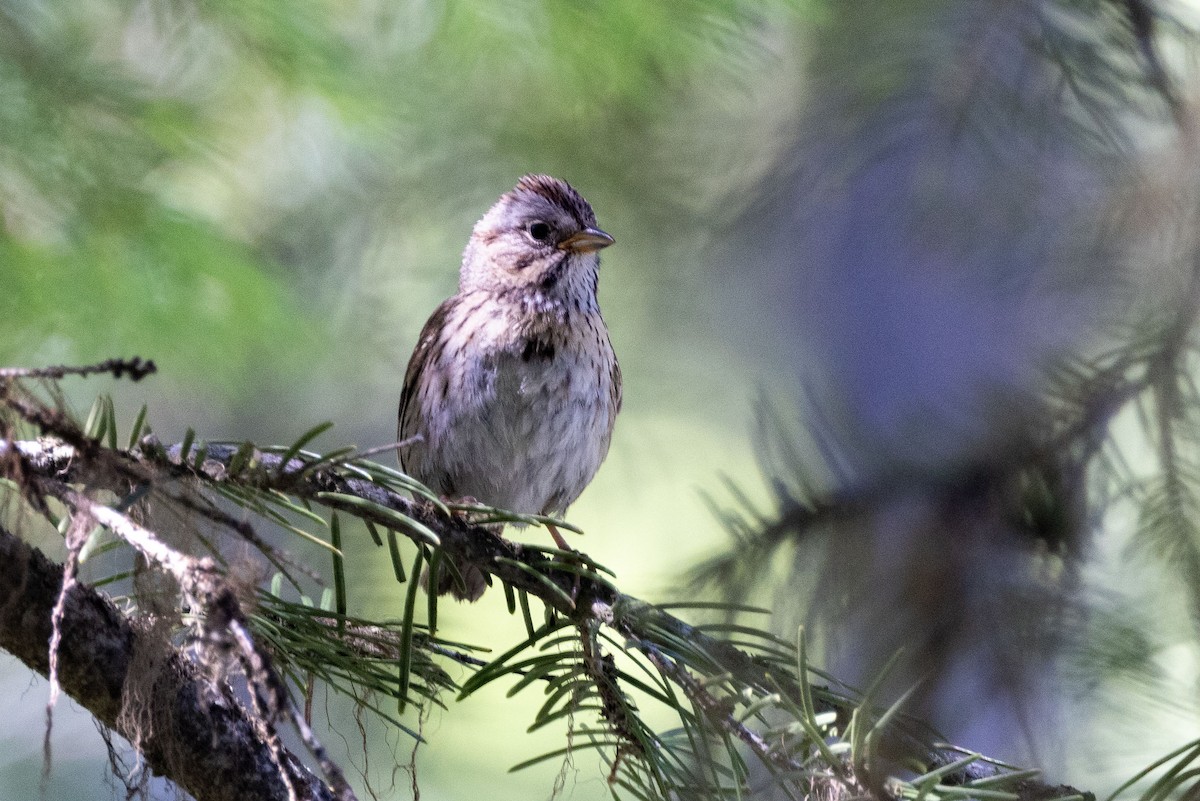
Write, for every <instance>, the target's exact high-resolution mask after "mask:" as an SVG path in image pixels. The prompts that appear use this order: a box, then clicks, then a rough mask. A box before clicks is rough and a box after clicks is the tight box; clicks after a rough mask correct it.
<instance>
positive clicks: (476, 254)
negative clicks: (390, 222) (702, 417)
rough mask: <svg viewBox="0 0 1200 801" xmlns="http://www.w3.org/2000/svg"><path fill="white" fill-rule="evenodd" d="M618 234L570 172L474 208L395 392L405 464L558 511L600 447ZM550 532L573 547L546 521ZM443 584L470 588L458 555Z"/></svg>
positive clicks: (469, 574)
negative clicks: (605, 266) (603, 270)
mask: <svg viewBox="0 0 1200 801" xmlns="http://www.w3.org/2000/svg"><path fill="white" fill-rule="evenodd" d="M613 242H614V239H613V237H612V236H610V235H609V234H608V233H606V232H605V231H603V230H601V229H600V228H599V227H597V223H596V215H595V213H594V212H593V210H592V207H591V205H590V204H589V203H588V202H587V201H586V200H585V199H584V198H583V196H582V195H580V194H579V192H577V191H576V190H575V189H574V188H573V187H572V186H571V185H570V184H568V183H567V182H566V181H563V180H560V179H558V178H554V177H551V176H549V175H536V174H531V175H525V176H524V177H522V178H521V179H520V180H519V181H518V182H517V184H516V186H515V187H514V188H513V189H512V190H510V191H508V192H505V193H504V194H503V195H501V196H500V199H499V200H497V201H496V203H495V204H494V205H493V206H492V207H491V208H490V209H489V210H488V211H487V212H486V213H485V214H484V215H483V217H481V218H480V219H479V221H478V222H477V223H476V224H475V227H474V228H473V230H472V232H471V236H470V239H469V240H468V242H467V246H466V249H465V250H464V251H463V256H462V267H461V269H460V271H459V286H458V292H457V293H455V294H454V295H452V296H451V297H449V298H447V299H446V300H445V301H443V302H442V304H441V305H439V306H438V307H437V309H436V310H435V311H434V312H433V314H432V315H430V317H429V320H428V321H427V322H426V323H425V326H424V328H423V329H422V331H421V333H420V335H419V337H418V339H417V344H416V347H415V348H414V350H413V353H412V357H411V358H410V359H409V362H408V368H407V370H406V371H405V375H404V385H403V389H402V390H401V393H400V409H399V420H398V424H397V441H398V442H400V446H399V448H398V454H399V459H400V467H401V469H402V470H403V471H404V472H405V473H407V474H408V475H410V476H411V477H413V478H415V479H417V480H418V481H420V482H421V483H423V484H425V485H426V486H427V487H429V488H430V489H431V490H433V491H434V492H436V493H438V494H439V495H441V496H442V497H445V498H452V499H453V498H461V499H469V500H473V501H478V502H482V503H485V504H488V505H490V506H494V507H498V508H501V509H506V510H509V511H512V512H517V513H520V514H538V515H547V516H561V515H562V514H563V513H564V512H565V511H566V509H567V507H568V506H570V505H571V503H573V502H574V501H575V499H576V498H578V497H579V495H580V493H582V492H583V490H584V488H585V487H586V486H587V485H588V484H589V483H590V482H591V480H592V478H593V477H594V476H595V475H596V471H597V470H598V469H599V468H600V464H601V463H602V462H603V461H604V458H605V456H606V455H607V454H608V449H609V444H610V442H611V440H612V433H613V426H614V423H615V421H616V417H617V413H618V412H619V411H620V409H621V400H622V388H621V368H620V365H619V363H618V362H617V357H616V354H615V353H614V351H613V347H612V342H611V340H610V338H609V332H608V327H607V326H606V325H605V323H604V318H603V317H602V316H601V314H600V305H599V301H598V298H597V291H598V286H599V267H600V255H599V252H600V251H601V250H602V249H604V248H606V247H608V246H609V245H612V244H613ZM549 529H550V533H551V535H552V536H553V538H554V541H555V543H556V544H557V545H558V547H559V548H561V549H563V550H571V549H570V547H569V546H568V545H567V543H566V541H565V540H563V538H562V536H561V535H560V534H559V533H558V531H557V529H555V528H554V527H553V526H550V527H549ZM454 572H455V573H457V574H458V575H457V576H454V575H447V574H448V573H450V571H445V570H443V571H442V573H441V575H440V576H439V579H440V580H439V582H438V584H439V586H438V587H437V588H435V589H436V591H437V592H439V594H444V593H445V592H447V591H448V592H450V593H451V594H452V595H453V596H454V597H455V598H457V599H458V600H466V601H475V600H477V599H478V598H479V597H480V596H481V595H482V594H483V591H484V589H485V588H486V578H485V576H484V575H483V573H482V572H480V571H479V570H478V569H477V568H474V567H472V566H470V565H464V564H459V563H455V571H454Z"/></svg>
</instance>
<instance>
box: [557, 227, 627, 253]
mask: <svg viewBox="0 0 1200 801" xmlns="http://www.w3.org/2000/svg"><path fill="white" fill-rule="evenodd" d="M615 241H616V240H615V239H613V238H612V237H611V236H609V235H608V234H606V233H604V232H603V231H601V230H600V229H599V228H584V229H583V230H582V231H579V232H578V233H574V234H571V235H570V236H568V237H567V238H566V239H564V240H563V241H561V242H559V243H558V249H559V250H569V251H572V252H573V253H591V252H593V251H596V250H600V248H606V247H608V246H609V245H611V244H612V243H613V242H615Z"/></svg>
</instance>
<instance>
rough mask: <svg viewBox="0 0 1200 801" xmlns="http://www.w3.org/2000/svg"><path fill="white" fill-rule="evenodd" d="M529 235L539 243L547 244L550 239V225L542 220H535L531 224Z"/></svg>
mask: <svg viewBox="0 0 1200 801" xmlns="http://www.w3.org/2000/svg"><path fill="white" fill-rule="evenodd" d="M529 235H530V236H531V237H533V238H534V239H535V240H537V241H538V242H545V241H546V240H547V239H549V238H550V225H549V224H548V223H544V222H542V221H541V220H535V221H534V222H531V223H530V224H529Z"/></svg>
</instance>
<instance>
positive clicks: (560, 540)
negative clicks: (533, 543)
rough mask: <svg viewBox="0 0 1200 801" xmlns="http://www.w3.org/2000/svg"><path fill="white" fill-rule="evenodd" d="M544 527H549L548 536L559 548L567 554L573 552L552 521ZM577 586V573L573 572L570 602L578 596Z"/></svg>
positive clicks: (578, 582)
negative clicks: (573, 583)
mask: <svg viewBox="0 0 1200 801" xmlns="http://www.w3.org/2000/svg"><path fill="white" fill-rule="evenodd" d="M546 528H548V529H550V536H551V537H553V538H554V544H555V545H557V546H558V547H559V548H561V549H562V550H564V551H566V552H567V553H569V554H574V553H575V549H574V548H572V547H571V546H570V545H567V541H566V540H564V539H563V535H562V534H559V533H558V527H557V526H555V525H554V524H553V523H547V524H546ZM562 558H563V559H564V560H571V559H573V557H572V556H563V557H562ZM579 587H580V577H579V574H578V573H576V574H575V586H574V587H572V588H571V602H572V603H574V602H575V600H576V599H577V598H578V597H579Z"/></svg>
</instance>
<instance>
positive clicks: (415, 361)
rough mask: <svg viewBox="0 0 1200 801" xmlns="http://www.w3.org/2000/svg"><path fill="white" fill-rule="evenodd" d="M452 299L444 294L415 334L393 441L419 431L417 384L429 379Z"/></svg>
mask: <svg viewBox="0 0 1200 801" xmlns="http://www.w3.org/2000/svg"><path fill="white" fill-rule="evenodd" d="M456 300H457V298H456V297H451V298H447V299H446V300H445V301H443V302H442V304H441V305H440V306H438V307H437V308H436V309H435V310H434V312H433V314H431V315H429V319H428V320H426V321H425V327H424V328H422V329H421V335H420V336H419V337H418V338H417V346H416V347H415V348H414V349H413V353H412V356H411V357H409V360H408V369H407V370H405V372H404V388H403V389H402V390H400V410H399V413H398V414H397V416H396V418H397V419H396V439H397V441H401V440H405V439H408V438H409V437H413V436H416V435H417V434H418V433H420V427H421V420H422V417H423V415H421V414H420V413H419V412H420V409H419V408H418V404H419V398H420V393H421V387H422V386H423V385H424V384H425V382H427V381H429V380H430V375H431V372H430V370H431V367H432V363H433V361H434V360H435V359H436V358H437V354H438V340H439V338H440V336H441V334H442V333H443V332H444V330H445V326H446V318H447V317H449V316H450V312H451V311H452V310H453V308H454V305H455V301H456ZM406 450H407V449H406V448H401V449H400V450H399V452H398V453H399V456H400V469H401V470H406V469H407V468H406V467H405V465H404V452H405V451H406Z"/></svg>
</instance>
